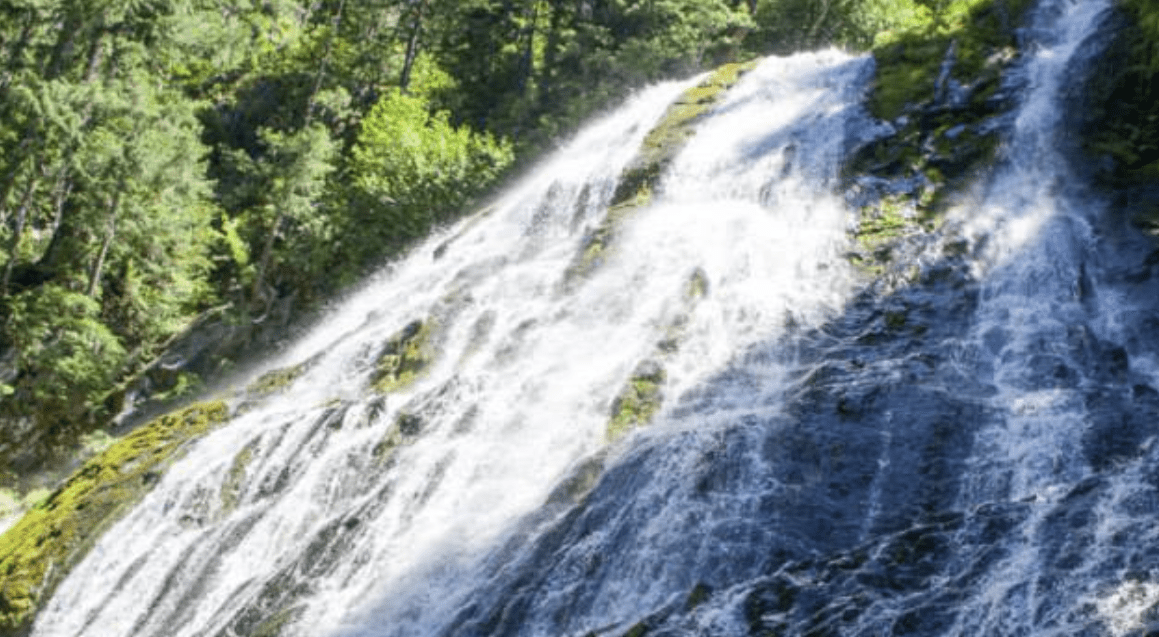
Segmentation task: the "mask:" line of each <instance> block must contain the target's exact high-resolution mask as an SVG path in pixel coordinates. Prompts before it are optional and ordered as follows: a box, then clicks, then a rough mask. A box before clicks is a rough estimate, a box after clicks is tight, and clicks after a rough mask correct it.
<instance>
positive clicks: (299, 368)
mask: <svg viewBox="0 0 1159 637" xmlns="http://www.w3.org/2000/svg"><path fill="white" fill-rule="evenodd" d="M305 371H306V364H305V363H298V364H297V365H291V366H289V367H283V368H280V369H275V370H273V371H270V372H266V373H265V374H262V375H261V376H260V377H258V379H257V380H255V381H254V382H252V383H250V385H249V386H248V387H246V392H247V393H249V394H251V395H254V396H269V395H270V394H274V393H277V392H280V391H282V390H284V389H286V388H287V387H289V386H290V384H291V383H293V382H294V381H295V380H298V378H299V377H301V376H302V374H303V373H304V372H305Z"/></svg>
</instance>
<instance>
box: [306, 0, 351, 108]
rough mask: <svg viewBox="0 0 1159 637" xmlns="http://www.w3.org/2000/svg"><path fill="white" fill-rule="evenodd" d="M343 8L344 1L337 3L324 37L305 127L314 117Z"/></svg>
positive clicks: (308, 102)
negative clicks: (323, 45)
mask: <svg viewBox="0 0 1159 637" xmlns="http://www.w3.org/2000/svg"><path fill="white" fill-rule="evenodd" d="M345 8H346V0H342V1H341V2H339V3H338V11H337V12H336V13H335V14H334V19H333V20H331V22H330V27H331V30H330V34H329V35H328V36H327V37H326V50H325V51H324V52H323V53H322V60H321V61H320V62H319V63H318V74H317V75H316V76H315V77H314V89H313V90H311V91H310V97H309V98H307V99H306V117H305V118H304V119H305V126H309V125H310V121H311V120H312V119H313V117H314V98H315V97H317V95H318V91H320V90H322V79H323V78H324V77H325V76H326V65H327V64H328V63H329V62H330V50H331V48H333V45H334V38H335V37H336V36H337V35H338V28H339V27H340V26H342V11H343V10H344V9H345ZM305 126H303V128H305Z"/></svg>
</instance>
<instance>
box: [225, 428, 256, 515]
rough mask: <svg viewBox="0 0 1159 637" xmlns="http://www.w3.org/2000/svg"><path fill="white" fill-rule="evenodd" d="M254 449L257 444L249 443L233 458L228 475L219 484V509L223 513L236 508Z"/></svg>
mask: <svg viewBox="0 0 1159 637" xmlns="http://www.w3.org/2000/svg"><path fill="white" fill-rule="evenodd" d="M256 449H257V442H256V441H255V442H251V443H250V444H248V445H246V446H245V447H243V448H242V450H241V451H239V452H238V453H237V455H236V456H234V457H233V463H232V464H231V465H230V467H229V473H227V474H226V476H225V481H223V482H222V483H221V508H222V510H223V511H232V510H234V509H236V508H237V505H238V499H239V497H240V496H241V489H242V486H243V485H244V484H245V476H246V471H247V470H248V469H249V465H250V463H251V462H253V458H254V451H255V450H256Z"/></svg>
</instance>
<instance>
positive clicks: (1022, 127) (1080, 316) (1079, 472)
mask: <svg viewBox="0 0 1159 637" xmlns="http://www.w3.org/2000/svg"><path fill="white" fill-rule="evenodd" d="M1108 5H1109V3H1108V2H1107V1H1105V0H1088V1H1081V0H1046V1H1044V2H1041V3H1039V6H1038V8H1037V9H1036V11H1035V15H1034V18H1033V22H1032V26H1031V38H1032V40H1031V46H1032V47H1034V48H1032V49H1031V57H1030V59H1029V60H1028V62H1027V63H1026V64H1025V66H1024V67H1023V72H1024V73H1025V76H1026V77H1025V78H1023V79H1024V81H1025V82H1026V83H1027V87H1026V89H1025V93H1024V94H1025V95H1026V99H1025V101H1024V102H1023V104H1022V106H1021V107H1020V110H1019V112H1018V118H1017V120H1016V123H1015V127H1014V133H1013V135H1012V137H1011V140H1010V141H1009V143H1008V144H1007V145H1006V146H1005V147H1004V155H1005V156H1004V157H1003V160H1002V161H1003V162H1004V165H1003V169H1002V170H1001V171H1000V172H998V173H997V175H996V177H995V179H994V181H993V183H991V184H990V185H989V187H988V189H987V191H986V195H985V197H984V199H983V200H982V202H981V203H980V204H979V205H977V206H970V207H968V208H965V209H963V210H959V211H958V214H959V215H961V216H963V217H965V226H966V231H967V233H968V234H970V235H972V237H973V238H974V240H975V242H976V243H980V244H981V246H980V248H979V252H980V257H981V258H979V259H978V260H977V262H976V265H975V267H976V268H977V269H978V276H979V278H981V279H982V280H983V281H984V285H983V287H982V290H981V297H982V298H981V300H980V306H979V308H978V311H977V313H976V316H975V326H974V328H973V330H972V333H971V334H970V335H969V336H968V337H967V341H966V343H965V345H964V348H963V352H962V354H961V355H962V357H964V358H965V359H967V360H969V361H971V363H970V364H977V365H978V366H979V368H978V374H979V375H980V376H981V377H983V378H987V377H988V378H989V379H990V381H991V382H992V383H993V384H994V386H995V387H996V388H997V393H996V394H995V395H994V396H993V398H992V399H991V400H990V405H991V406H992V407H993V408H994V409H995V410H996V411H997V412H998V416H997V417H996V418H995V419H994V424H993V425H992V426H990V427H989V428H987V429H986V430H984V431H983V432H981V433H980V435H979V436H978V438H977V439H976V441H975V445H976V447H977V448H978V450H977V451H976V452H975V454H974V455H975V464H976V466H975V469H974V470H973V471H972V472H971V474H972V476H973V479H974V484H972V485H970V486H969V487H968V488H967V489H966V490H965V492H964V493H963V494H962V499H963V502H962V505H963V506H970V505H973V504H977V503H980V502H990V501H999V500H1008V499H1009V500H1021V499H1024V498H1028V497H1042V498H1050V497H1053V495H1056V493H1055V491H1056V488H1057V487H1058V486H1060V485H1070V484H1073V483H1074V482H1076V481H1077V480H1079V479H1081V478H1082V477H1083V476H1084V475H1085V474H1086V472H1087V471H1088V468H1087V467H1085V466H1083V465H1082V464H1081V462H1080V460H1081V458H1082V457H1083V454H1082V453H1081V452H1080V450H1079V449H1078V447H1079V437H1080V435H1081V433H1082V431H1083V428H1084V422H1085V420H1086V419H1085V415H1084V408H1083V406H1082V402H1083V396H1082V394H1081V391H1079V390H1080V389H1081V384H1082V379H1081V378H1079V377H1078V376H1079V375H1080V374H1081V372H1080V371H1079V369H1080V366H1079V364H1078V363H1077V362H1076V361H1074V360H1073V352H1074V349H1075V348H1076V347H1080V346H1081V342H1080V341H1081V339H1083V338H1084V334H1083V333H1082V332H1081V331H1080V330H1081V329H1082V328H1081V327H1080V326H1083V325H1085V324H1086V323H1087V322H1088V321H1087V318H1088V313H1089V312H1090V306H1091V304H1092V302H1095V303H1099V302H1104V303H1110V302H1111V301H1112V300H1111V299H1107V298H1103V297H1101V296H1097V295H1096V294H1095V292H1094V291H1093V290H1092V289H1091V286H1092V284H1091V282H1090V281H1084V277H1086V276H1087V273H1086V269H1085V264H1088V263H1089V262H1090V260H1091V259H1092V258H1093V256H1092V254H1093V248H1094V247H1095V242H1096V241H1097V240H1098V239H1097V237H1096V236H1094V234H1093V232H1092V230H1091V227H1090V220H1091V219H1093V218H1094V216H1095V215H1096V214H1097V213H1098V212H1100V211H1101V210H1102V207H1103V206H1104V204H1103V203H1102V202H1100V201H1092V200H1089V199H1087V198H1086V197H1084V196H1083V195H1081V194H1080V193H1078V192H1077V191H1076V190H1075V189H1074V188H1072V187H1070V186H1071V185H1072V183H1073V180H1074V177H1073V175H1072V174H1071V170H1070V168H1069V166H1068V165H1067V162H1066V160H1065V159H1064V158H1063V157H1062V155H1061V153H1060V151H1059V146H1060V140H1059V139H1058V135H1059V122H1060V120H1061V117H1062V111H1061V108H1062V106H1061V102H1060V95H1059V93H1060V90H1061V88H1062V86H1063V85H1064V82H1065V80H1066V77H1067V70H1068V65H1069V64H1070V63H1071V62H1072V57H1073V55H1074V54H1075V51H1076V50H1077V49H1078V47H1079V45H1080V44H1081V43H1082V42H1083V40H1084V39H1085V38H1086V37H1088V36H1089V35H1090V33H1091V32H1092V30H1093V25H1094V23H1095V21H1096V19H1097V18H1098V17H1099V15H1100V14H1102V13H1103V12H1105V11H1106V9H1107V7H1108ZM1092 296H1094V297H1096V298H1093V299H1092V298H1091V297H1092ZM1099 309H1100V310H1101V311H1099V312H1095V314H1096V315H1099V316H1112V315H1113V314H1114V312H1113V311H1112V310H1113V308H1110V307H1107V308H1099ZM1093 327H1095V328H1096V329H1098V328H1100V327H1101V326H1099V325H1094V326H1093Z"/></svg>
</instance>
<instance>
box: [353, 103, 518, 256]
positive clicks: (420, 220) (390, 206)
mask: <svg viewBox="0 0 1159 637" xmlns="http://www.w3.org/2000/svg"><path fill="white" fill-rule="evenodd" d="M513 158H514V157H513V153H512V149H511V145H510V144H509V143H507V142H505V141H502V140H497V139H496V138H495V137H494V136H492V135H490V134H489V133H477V132H474V131H472V130H470V129H469V128H467V127H466V126H458V127H456V126H453V125H452V124H451V123H450V118H449V114H448V113H446V112H438V113H431V112H430V111H429V110H428V107H427V104H426V102H425V101H424V100H423V99H422V98H421V97H418V96H415V95H409V94H404V93H402V92H400V91H398V90H392V91H390V92H389V93H388V94H386V95H385V96H383V98H382V99H381V100H379V102H378V103H377V104H376V105H375V106H374V108H372V109H371V110H370V112H369V113H368V114H367V116H366V117H365V118H364V119H363V120H362V126H361V129H360V131H359V134H358V141H357V143H356V144H355V146H354V148H353V150H352V152H351V161H350V174H351V182H352V184H351V185H352V186H353V189H354V197H355V201H356V202H357V203H358V205H360V206H361V207H362V208H363V214H365V215H369V216H370V217H371V218H373V219H375V225H374V227H375V228H376V230H377V233H376V234H377V236H373V237H366V238H367V239H373V240H377V241H385V243H386V244H387V245H392V246H401V245H403V244H405V243H407V242H409V241H411V240H413V239H415V238H418V237H421V236H423V235H424V234H426V233H427V232H428V231H429V230H430V228H431V226H432V225H434V224H436V223H439V222H443V221H447V220H449V219H450V218H451V217H452V216H453V215H454V214H455V213H457V212H459V211H461V210H462V209H463V207H464V206H465V205H466V204H467V203H468V202H469V201H470V200H471V198H472V197H473V196H475V195H477V194H479V193H481V192H483V191H485V190H486V189H487V188H489V187H490V186H491V185H492V184H493V183H495V182H496V180H497V179H498V178H499V177H500V176H501V175H502V174H503V172H504V171H505V169H506V168H507V167H508V166H509V165H510V164H511V162H512V160H513ZM365 229H366V228H365V227H363V228H362V230H363V232H365Z"/></svg>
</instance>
